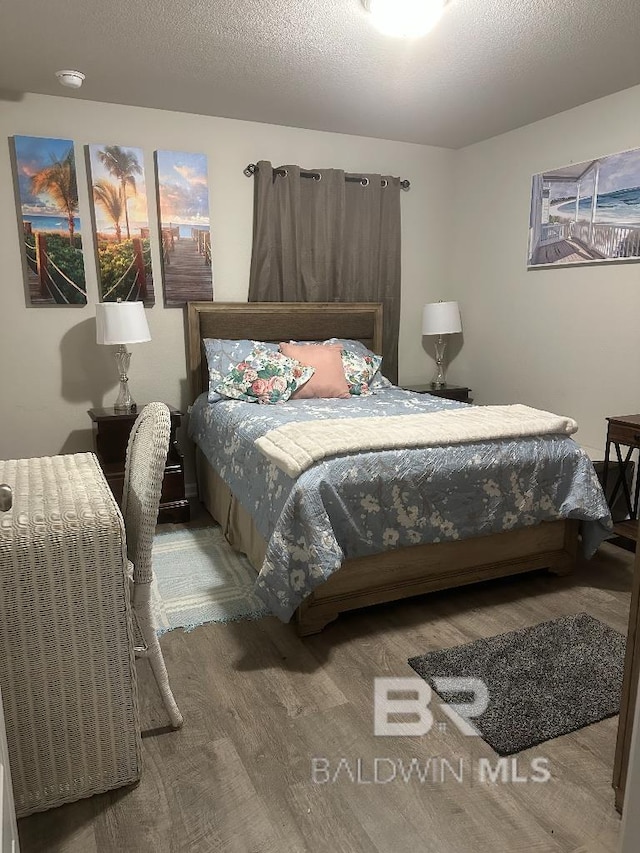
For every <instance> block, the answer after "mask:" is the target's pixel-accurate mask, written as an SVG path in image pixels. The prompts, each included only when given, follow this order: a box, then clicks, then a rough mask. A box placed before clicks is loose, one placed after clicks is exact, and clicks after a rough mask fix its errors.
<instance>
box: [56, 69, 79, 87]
mask: <svg viewBox="0 0 640 853" xmlns="http://www.w3.org/2000/svg"><path fill="white" fill-rule="evenodd" d="M56 77H57V78H58V82H59V83H60V85H61V86H66V87H67V88H68V89H79V88H80V86H82V84H83V83H84V74H83V73H82V71H56Z"/></svg>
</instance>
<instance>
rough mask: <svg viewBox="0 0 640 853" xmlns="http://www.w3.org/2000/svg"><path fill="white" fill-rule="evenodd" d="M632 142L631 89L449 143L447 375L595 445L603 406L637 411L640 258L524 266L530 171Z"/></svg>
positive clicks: (638, 134) (634, 107)
mask: <svg viewBox="0 0 640 853" xmlns="http://www.w3.org/2000/svg"><path fill="white" fill-rule="evenodd" d="M638 146H640V86H637V87H634V88H632V89H627V90H626V91H624V92H619V93H617V94H615V95H611V96H609V97H607V98H602V99H601V100H598V101H593V102H591V103H589V104H586V105H584V106H582V107H578V108H577V109H574V110H570V111H568V112H565V113H562V114H560V115H556V116H553V117H551V118H548V119H545V120H544V121H540V122H537V123H535V124H532V125H529V126H527V127H523V128H520V129H519V130H515V131H512V132H511V133H506V134H503V135H502V136H498V137H495V138H494V139H490V140H487V141H485V142H482V143H478V144H477V145H473V146H470V147H468V148H465V149H462V150H460V151H457V152H456V154H455V157H456V202H455V207H454V236H453V240H452V241H451V244H450V249H451V254H452V265H451V269H450V274H451V279H450V288H449V293H448V295H449V298H452V299H458V300H459V301H460V304H461V309H462V313H463V323H464V330H465V331H464V346H463V347H462V349H461V351H460V354H459V355H458V357H457V358H456V359H455V361H454V362H453V365H452V367H451V370H450V373H449V378H450V379H451V381H453V382H455V381H456V380H458V381H460V382H461V383H462V382H464V383H468V384H469V385H471V386H472V387H473V389H474V396H475V398H476V400H477V401H478V402H481V403H509V402H515V401H520V402H524V403H528V404H530V405H533V406H538V407H540V408H546V409H550V410H552V411H553V410H555V411H559V412H562V413H564V414H568V415H572V416H573V417H575V418H576V420H577V421H578V423H579V424H580V431H579V433H578V435H577V438H578V440H579V441H580V442H581V443H582V444H583V445H585V446H586V447H587V449H589V450H593V451H594V452H595V453H601V452H602V448H603V445H604V439H605V434H606V423H605V417H606V416H607V415H616V414H629V413H632V412H638V411H640V264H637V263H635V264H634V263H631V264H629V263H627V264H605V265H599V266H590V267H574V268H571V269H568V268H565V269H557V268H554V269H547V270H534V271H527V269H526V258H527V239H528V232H527V229H528V213H529V198H530V188H531V176H532V174H534V173H538V172H542V171H543V170H545V169H551V168H555V167H559V166H564V165H566V164H569V163H579V162H581V161H583V160H588V159H591V158H594V157H599V156H601V155H603V154H612V153H615V152H618V151H624V150H626V149H629V148H635V147H638Z"/></svg>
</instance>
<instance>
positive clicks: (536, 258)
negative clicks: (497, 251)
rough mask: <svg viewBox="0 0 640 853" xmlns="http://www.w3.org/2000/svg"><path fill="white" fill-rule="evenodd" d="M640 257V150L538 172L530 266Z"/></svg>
mask: <svg viewBox="0 0 640 853" xmlns="http://www.w3.org/2000/svg"><path fill="white" fill-rule="evenodd" d="M639 259H640V148H635V149H633V150H632V151H624V152H622V153H621V154H611V155H610V156H608V157H599V158H598V159H596V160H586V161H585V162H584V163H575V164H572V165H569V166H564V167H563V168H561V169H552V170H550V171H548V172H542V173H541V174H539V175H534V176H533V184H532V191H531V216H530V220H529V259H528V261H529V268H538V267H548V266H566V265H571V264H590V263H601V262H603V261H607V262H610V263H611V262H614V261H634V260H635V261H637V260H639Z"/></svg>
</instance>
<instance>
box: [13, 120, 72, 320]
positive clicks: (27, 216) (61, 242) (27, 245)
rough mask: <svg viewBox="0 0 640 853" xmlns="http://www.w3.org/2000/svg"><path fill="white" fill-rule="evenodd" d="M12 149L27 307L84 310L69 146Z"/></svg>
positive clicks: (38, 141)
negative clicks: (48, 306)
mask: <svg viewBox="0 0 640 853" xmlns="http://www.w3.org/2000/svg"><path fill="white" fill-rule="evenodd" d="M11 143H12V146H11V148H12V151H11V153H12V160H13V166H14V179H15V187H16V201H17V204H18V207H19V229H20V245H21V249H22V261H23V270H24V284H25V293H26V300H27V305H86V304H87V289H86V284H85V273H84V256H83V251H82V228H81V226H80V218H79V216H78V181H77V176H76V159H75V153H74V149H73V142H72V141H71V140H70V139H49V138H45V137H41V136H14V137H13V138H12V140H11Z"/></svg>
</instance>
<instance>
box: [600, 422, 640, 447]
mask: <svg viewBox="0 0 640 853" xmlns="http://www.w3.org/2000/svg"><path fill="white" fill-rule="evenodd" d="M607 440H608V441H615V442H617V443H618V444H624V445H625V446H627V447H636V446H637V447H640V424H638V426H635V425H634V424H621V423H616V422H615V421H613V422H611V421H610V422H609V429H608V431H607Z"/></svg>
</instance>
